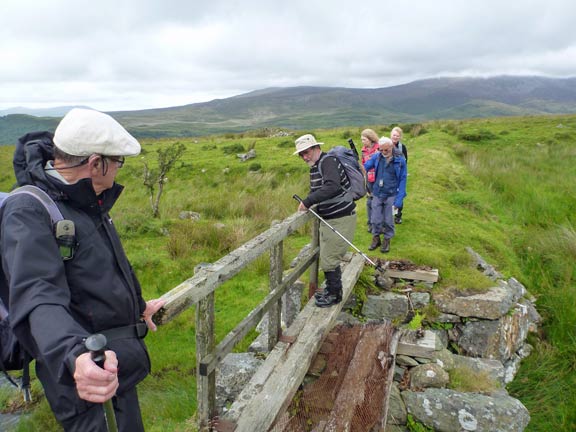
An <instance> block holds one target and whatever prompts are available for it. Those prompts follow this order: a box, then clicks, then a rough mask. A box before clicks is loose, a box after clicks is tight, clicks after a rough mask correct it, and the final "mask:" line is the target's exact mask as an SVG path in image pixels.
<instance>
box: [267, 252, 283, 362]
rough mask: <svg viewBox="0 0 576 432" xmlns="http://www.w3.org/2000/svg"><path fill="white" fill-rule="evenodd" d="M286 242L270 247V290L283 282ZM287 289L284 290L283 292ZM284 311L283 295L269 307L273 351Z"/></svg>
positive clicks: (270, 336)
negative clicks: (283, 257) (283, 258)
mask: <svg viewBox="0 0 576 432" xmlns="http://www.w3.org/2000/svg"><path fill="white" fill-rule="evenodd" d="M283 246H284V242H279V243H278V244H276V245H275V246H272V248H271V249H270V272H269V285H270V291H271V292H274V290H276V289H279V288H280V285H281V284H282V272H283V270H284V269H283V266H282V256H283V252H282V251H283ZM285 292H286V289H284V290H283V291H282V294H284V293H285ZM281 313H282V297H280V298H278V300H276V301H274V302H273V303H271V304H270V308H269V309H268V338H267V339H268V346H267V349H268V351H271V350H272V348H274V345H276V342H278V338H279V337H280V332H281V331H282V325H281V317H280V315H281Z"/></svg>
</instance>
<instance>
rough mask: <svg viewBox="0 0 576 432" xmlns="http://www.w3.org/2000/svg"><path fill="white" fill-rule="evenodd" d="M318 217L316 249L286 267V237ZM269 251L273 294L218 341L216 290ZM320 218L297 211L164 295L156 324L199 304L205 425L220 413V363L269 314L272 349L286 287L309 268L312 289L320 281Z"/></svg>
mask: <svg viewBox="0 0 576 432" xmlns="http://www.w3.org/2000/svg"><path fill="white" fill-rule="evenodd" d="M310 220H313V221H314V224H313V228H312V247H311V249H310V250H309V251H308V252H306V253H303V254H301V255H299V257H298V260H297V262H296V265H295V266H294V268H293V269H291V271H290V272H288V273H287V274H284V271H283V268H282V267H283V266H282V263H283V253H284V248H283V241H284V239H285V238H286V237H287V236H289V235H290V234H291V233H293V232H294V231H296V230H297V229H299V228H300V227H301V226H303V225H304V224H306V223H307V222H309V221H310ZM268 252H269V253H270V273H269V289H270V293H269V294H268V295H267V296H266V298H264V300H262V302H260V304H259V305H258V306H257V307H256V308H255V309H253V310H252V311H251V312H250V313H249V314H248V315H247V316H246V317H245V318H244V319H243V320H242V321H241V322H240V323H239V324H238V325H237V326H236V327H235V328H234V329H233V330H232V331H231V332H230V333H229V334H228V335H227V336H226V337H225V338H224V339H223V340H222V341H221V342H220V343H219V344H218V346H216V345H215V339H214V292H215V291H216V289H217V288H218V287H220V286H221V285H222V284H223V283H224V282H226V281H227V280H230V279H231V278H232V277H234V276H235V275H236V274H238V273H239V272H240V271H241V270H242V269H244V268H245V267H247V266H248V265H249V264H250V263H252V262H253V261H254V260H256V259H257V258H259V257H260V256H261V255H263V254H265V253H268ZM318 256H319V247H318V220H316V219H313V216H312V215H311V214H309V213H301V212H298V213H295V214H293V215H291V216H290V217H288V218H286V219H284V220H283V221H282V222H280V223H277V224H275V225H273V226H272V227H271V228H270V229H268V230H267V231H265V232H263V233H261V234H259V235H258V236H256V237H254V238H253V239H252V240H250V241H248V242H247V243H245V244H243V245H242V246H240V247H239V248H237V249H236V250H234V251H232V252H231V253H230V254H228V255H226V256H224V257H223V258H221V259H219V260H218V261H216V262H215V263H213V264H211V265H209V266H207V267H203V268H201V269H199V270H198V271H197V272H196V273H195V274H194V276H192V277H191V278H190V279H188V280H186V281H184V282H182V283H181V284H180V285H178V286H177V287H175V288H174V289H172V290H170V291H169V292H167V293H165V294H164V295H163V296H162V297H161V298H162V299H164V300H166V304H165V306H164V307H163V308H162V309H161V310H160V311H159V312H158V313H157V314H156V315H155V316H154V321H155V322H156V323H157V324H160V325H162V324H166V323H168V322H170V321H171V320H173V319H174V318H175V317H177V316H178V315H179V314H180V313H182V312H184V311H185V310H187V309H188V308H189V307H191V306H193V305H195V306H196V322H195V330H196V365H197V390H196V391H197V418H198V423H199V427H200V428H201V429H202V428H205V427H206V426H207V425H208V424H209V421H210V419H211V418H212V417H214V415H215V414H216V408H215V404H216V375H215V371H216V368H217V367H218V364H219V363H220V361H221V360H222V359H223V358H224V357H225V356H226V355H227V354H228V353H230V352H232V350H233V349H234V347H235V346H236V345H237V344H238V343H239V342H240V341H241V340H242V339H243V338H244V337H245V336H246V335H247V334H248V333H249V332H250V330H252V329H253V328H255V327H256V325H257V324H258V322H259V321H260V320H261V319H262V318H263V317H264V315H265V314H268V319H269V321H268V322H269V325H268V349H269V350H271V349H272V348H273V347H274V345H275V344H276V343H277V342H278V339H279V337H280V332H281V328H280V318H281V317H280V313H281V309H282V308H281V298H282V295H283V294H284V293H285V292H286V291H287V289H288V288H289V287H290V286H291V285H292V284H293V283H294V282H295V281H296V280H297V279H298V278H299V277H300V276H301V275H302V274H303V273H304V272H305V271H306V270H307V269H308V268H310V289H309V293H311V292H313V291H314V289H315V288H316V287H317V284H318Z"/></svg>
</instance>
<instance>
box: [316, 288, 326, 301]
mask: <svg viewBox="0 0 576 432" xmlns="http://www.w3.org/2000/svg"><path fill="white" fill-rule="evenodd" d="M327 294H328V290H327V289H326V288H324V289H323V290H320V291H316V292H315V293H314V298H315V299H316V300H318V299H319V298H320V297H324V296H325V295H327Z"/></svg>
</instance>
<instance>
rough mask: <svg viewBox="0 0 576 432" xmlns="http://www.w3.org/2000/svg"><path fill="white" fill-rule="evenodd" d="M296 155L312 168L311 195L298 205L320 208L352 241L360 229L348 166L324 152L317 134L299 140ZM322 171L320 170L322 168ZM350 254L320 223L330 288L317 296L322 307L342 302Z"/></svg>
mask: <svg viewBox="0 0 576 432" xmlns="http://www.w3.org/2000/svg"><path fill="white" fill-rule="evenodd" d="M295 143H296V151H295V152H294V154H295V155H296V154H297V155H298V156H300V157H301V158H302V160H303V161H304V162H306V164H308V166H309V167H310V193H309V194H308V196H307V197H306V198H305V199H303V200H302V202H301V203H300V205H299V206H298V210H299V211H306V210H308V209H309V208H310V207H312V206H313V205H316V213H318V215H319V216H321V217H322V218H323V219H325V220H326V221H327V222H328V223H329V224H330V225H331V226H332V227H333V228H334V229H335V230H336V231H338V232H339V233H340V234H342V235H343V236H344V237H345V238H346V239H348V240H349V241H353V240H354V232H355V230H356V204H355V203H354V201H353V199H352V198H351V197H350V196H349V194H347V193H346V191H347V190H348V189H349V188H350V182H349V180H348V177H347V176H346V172H345V171H344V167H343V166H342V164H341V163H340V161H338V159H337V158H335V157H334V156H328V155H327V154H326V153H324V152H323V151H322V150H321V149H320V145H322V144H324V143H320V142H317V141H316V138H315V137H314V135H311V134H306V135H303V136H301V137H300V138H298V139H297V140H296V141H295ZM320 165H321V168H320V169H319V166H320ZM347 251H348V244H347V243H346V242H345V241H344V240H342V238H341V237H340V236H338V235H337V234H336V233H334V232H333V231H332V230H331V229H330V228H328V227H327V226H326V225H325V224H323V223H321V224H320V268H321V269H322V271H323V272H324V276H325V280H326V289H325V290H324V291H322V292H320V293H317V294H315V297H316V299H315V302H316V306H318V307H328V306H332V305H334V304H337V303H340V302H341V301H342V272H341V269H340V262H341V260H342V258H343V256H344V255H345V254H346V252H347Z"/></svg>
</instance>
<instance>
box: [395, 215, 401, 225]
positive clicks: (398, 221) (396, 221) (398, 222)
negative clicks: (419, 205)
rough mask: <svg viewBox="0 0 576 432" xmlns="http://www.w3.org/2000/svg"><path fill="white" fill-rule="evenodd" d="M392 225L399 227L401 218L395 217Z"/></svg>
mask: <svg viewBox="0 0 576 432" xmlns="http://www.w3.org/2000/svg"><path fill="white" fill-rule="evenodd" d="M394 223H395V224H396V225H400V224H401V223H402V217H401V216H396V217H395V218H394Z"/></svg>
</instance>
